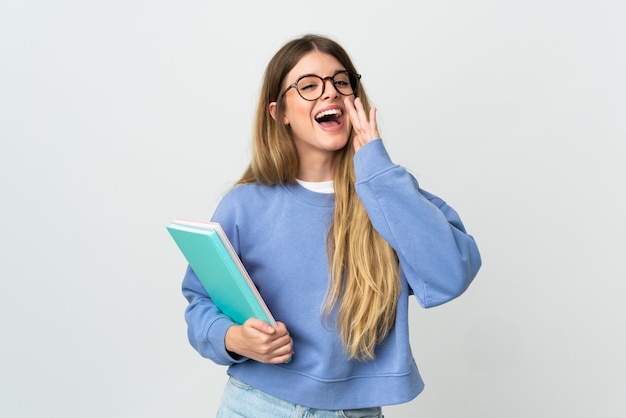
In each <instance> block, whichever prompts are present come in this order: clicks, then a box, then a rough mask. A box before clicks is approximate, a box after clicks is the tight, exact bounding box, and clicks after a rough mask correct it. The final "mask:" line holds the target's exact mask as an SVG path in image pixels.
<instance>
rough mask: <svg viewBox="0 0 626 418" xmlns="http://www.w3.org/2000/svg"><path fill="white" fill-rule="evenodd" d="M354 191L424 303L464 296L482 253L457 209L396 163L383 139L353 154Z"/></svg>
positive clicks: (424, 304) (434, 303) (438, 302)
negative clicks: (424, 188) (430, 191)
mask: <svg viewBox="0 0 626 418" xmlns="http://www.w3.org/2000/svg"><path fill="white" fill-rule="evenodd" d="M354 164H355V172H356V191H357V194H358V195H359V197H360V198H361V201H362V202H363V204H364V206H365V208H366V210H367V213H368V215H369V217H370V219H371V221H372V224H373V226H374V228H375V229H376V230H377V231H378V233H379V234H380V235H381V236H382V237H383V238H384V239H385V240H386V241H387V242H388V243H389V244H390V245H391V246H392V247H393V249H394V250H395V251H396V253H397V254H398V258H399V260H400V269H401V271H402V272H403V273H404V275H405V276H406V279H407V281H408V284H409V286H410V287H411V289H412V290H413V292H414V294H415V296H416V297H417V299H418V301H419V303H420V305H421V306H423V307H425V308H428V307H433V306H437V305H441V304H442V303H445V302H447V301H449V300H452V299H454V298H456V297H458V296H459V295H461V294H462V293H463V292H464V291H465V290H466V289H467V287H468V286H469V285H470V283H471V282H472V280H473V279H474V277H475V276H476V274H477V273H478V270H479V268H480V265H481V258H480V253H479V251H478V247H477V246H476V243H475V241H474V238H473V237H472V236H471V235H469V234H468V233H467V232H466V230H465V227H464V226H463V223H462V222H461V219H460V218H459V216H458V214H457V213H456V212H455V211H454V209H452V208H451V207H450V206H448V205H447V204H446V203H445V202H444V201H443V200H441V199H440V198H438V197H436V196H434V195H432V194H430V193H428V192H426V191H424V190H422V189H420V187H419V184H418V182H417V180H416V179H415V178H414V177H413V176H412V175H411V174H410V173H409V172H408V171H407V170H406V169H404V168H403V167H401V166H398V165H395V164H394V163H393V162H392V161H391V159H390V158H389V155H388V153H387V151H386V149H385V148H384V145H383V143H382V140H380V139H377V140H374V141H371V142H370V143H368V144H366V145H365V146H363V147H361V149H359V151H358V152H357V153H356V155H355V162H354Z"/></svg>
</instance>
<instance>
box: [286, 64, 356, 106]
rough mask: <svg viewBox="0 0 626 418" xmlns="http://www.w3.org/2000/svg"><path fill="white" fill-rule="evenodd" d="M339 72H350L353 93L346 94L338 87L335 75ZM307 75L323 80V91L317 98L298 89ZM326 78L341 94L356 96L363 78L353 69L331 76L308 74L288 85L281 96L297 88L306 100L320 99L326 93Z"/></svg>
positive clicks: (343, 71)
mask: <svg viewBox="0 0 626 418" xmlns="http://www.w3.org/2000/svg"><path fill="white" fill-rule="evenodd" d="M339 74H348V78H349V79H350V84H351V87H352V93H350V94H344V93H342V92H341V91H339V89H338V88H337V85H336V82H335V77H337V75H339ZM307 77H317V78H319V79H320V80H322V91H321V93H320V95H319V96H317V97H316V98H315V99H307V98H305V97H304V96H303V95H302V93H301V92H300V89H298V83H299V82H300V80H302V79H303V78H307ZM326 80H330V81H331V82H332V84H333V87H334V88H335V91H336V92H337V93H339V94H341V95H342V96H352V95H353V94H354V95H355V96H356V90H357V88H358V87H359V80H361V74H356V73H353V72H351V71H348V70H342V71H337V72H336V73H335V74H333V75H332V76H329V77H320V76H319V75H316V74H306V75H303V76H302V77H300V78H299V79H297V80H296V82H295V83H293V84H291V85H289V87H287V88H286V89H285V91H284V92H283V94H282V95H281V97H284V96H285V94H287V92H288V91H289V90H291V89H292V88H295V89H296V91H297V92H298V94H299V95H300V97H302V98H303V99H304V100H306V101H308V102H314V101H316V100H317V99H319V98H320V97H322V96H323V95H324V91H326Z"/></svg>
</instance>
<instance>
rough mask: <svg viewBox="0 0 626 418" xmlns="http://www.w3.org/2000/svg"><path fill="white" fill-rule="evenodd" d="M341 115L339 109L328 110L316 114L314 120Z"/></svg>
mask: <svg viewBox="0 0 626 418" xmlns="http://www.w3.org/2000/svg"><path fill="white" fill-rule="evenodd" d="M342 114H343V112H342V111H341V109H330V110H325V111H323V112H320V113H318V114H317V115H315V119H320V118H323V117H324V116H330V115H337V116H341V115H342Z"/></svg>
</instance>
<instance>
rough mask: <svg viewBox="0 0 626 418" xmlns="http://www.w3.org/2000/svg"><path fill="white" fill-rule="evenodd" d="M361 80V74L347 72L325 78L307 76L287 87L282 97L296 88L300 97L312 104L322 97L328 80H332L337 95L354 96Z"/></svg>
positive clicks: (339, 72)
mask: <svg viewBox="0 0 626 418" xmlns="http://www.w3.org/2000/svg"><path fill="white" fill-rule="evenodd" d="M360 79H361V74H354V73H351V72H350V71H347V70H344V71H338V72H336V73H335V75H333V76H332V77H324V78H322V77H320V76H317V75H305V76H302V77H300V78H299V79H298V81H296V82H295V83H293V84H292V85H290V86H289V87H287V89H286V90H285V91H284V92H283V94H282V95H283V96H284V95H285V94H287V92H288V91H289V90H290V89H292V88H295V89H296V90H297V91H298V94H299V95H300V97H302V98H303V99H304V100H308V101H310V102H312V101H315V100H317V99H319V98H320V97H322V94H324V90H325V88H326V80H330V81H331V82H332V83H333V86H334V87H335V90H337V93H339V94H341V95H344V96H352V95H353V94H355V93H356V91H357V87H358V85H359V80H360Z"/></svg>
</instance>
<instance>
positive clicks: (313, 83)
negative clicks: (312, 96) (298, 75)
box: [298, 77, 322, 91]
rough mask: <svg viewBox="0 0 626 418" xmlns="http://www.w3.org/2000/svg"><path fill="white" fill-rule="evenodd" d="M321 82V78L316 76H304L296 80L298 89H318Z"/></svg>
mask: <svg viewBox="0 0 626 418" xmlns="http://www.w3.org/2000/svg"><path fill="white" fill-rule="evenodd" d="M321 84H322V80H320V79H319V78H317V77H305V78H303V79H301V80H300V81H298V90H300V91H310V90H315V89H318V88H319V87H320V86H321Z"/></svg>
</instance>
